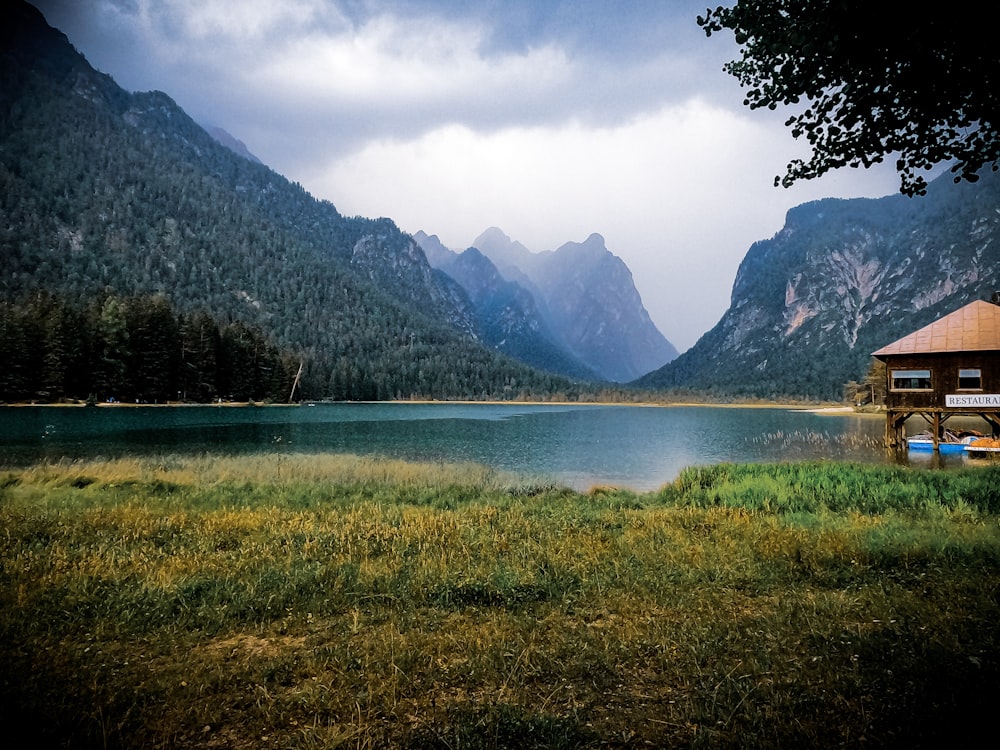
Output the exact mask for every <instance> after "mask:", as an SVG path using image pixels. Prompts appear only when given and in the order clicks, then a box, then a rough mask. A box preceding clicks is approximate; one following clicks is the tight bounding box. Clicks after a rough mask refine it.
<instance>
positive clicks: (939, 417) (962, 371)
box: [872, 296, 1000, 449]
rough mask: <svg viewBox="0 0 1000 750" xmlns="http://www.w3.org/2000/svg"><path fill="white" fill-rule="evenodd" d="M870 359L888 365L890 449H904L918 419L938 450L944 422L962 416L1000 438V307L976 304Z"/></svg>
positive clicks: (921, 330)
mask: <svg viewBox="0 0 1000 750" xmlns="http://www.w3.org/2000/svg"><path fill="white" fill-rule="evenodd" d="M994 299H996V296H994ZM872 356H873V357H875V358H876V359H878V360H881V361H882V362H884V363H885V365H886V423H885V437H886V444H887V445H888V446H889V447H891V448H902V447H904V446H905V445H906V435H905V434H904V428H903V425H904V423H905V422H906V420H907V419H909V418H910V417H912V416H918V415H919V416H922V417H923V418H924V419H925V420H927V423H928V425H930V432H931V434H932V435H933V436H934V447H935V449H936V448H937V446H938V443H939V442H940V441H941V439H942V436H943V434H944V425H945V422H946V421H947V420H948V419H950V418H951V417H953V416H955V415H958V414H962V415H975V416H977V417H980V418H982V419H983V420H985V421H986V423H987V429H989V430H991V431H992V433H993V436H994V437H997V436H1000V305H996V304H992V303H990V302H985V301H982V300H977V301H976V302H972V303H970V304H968V305H966V306H965V307H962V308H960V309H958V310H956V311H955V312H953V313H951V314H949V315H946V316H944V317H943V318H941V319H939V320H937V321H935V322H933V323H931V324H930V325H929V326H925V327H924V328H921V329H920V330H919V331H914V332H913V333H911V334H910V335H908V336H904V337H903V338H901V339H899V340H898V341H894V342H893V343H891V344H889V345H888V346H884V347H882V348H881V349H879V350H878V351H877V352H873V353H872Z"/></svg>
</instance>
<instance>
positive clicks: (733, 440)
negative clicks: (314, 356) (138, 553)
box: [0, 403, 964, 490]
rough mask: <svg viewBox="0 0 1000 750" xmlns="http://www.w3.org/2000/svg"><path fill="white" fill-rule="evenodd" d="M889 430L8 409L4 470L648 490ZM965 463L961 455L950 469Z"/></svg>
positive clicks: (516, 408) (764, 416)
mask: <svg viewBox="0 0 1000 750" xmlns="http://www.w3.org/2000/svg"><path fill="white" fill-rule="evenodd" d="M882 431H883V421H882V419H880V418H877V417H865V416H854V415H821V414H813V413H809V412H805V411H793V410H789V409H784V408H775V409H749V408H747V409H743V408H713V407H669V408H661V407H636V406H590V405H562V404H560V405H523V404H503V405H487V404H475V405H470V404H407V403H391V404H317V405H315V406H291V407H267V408H253V407H232V406H198V407H178V408H165V407H128V408H125V407H118V408H109V407H99V408H96V409H84V408H13V407H6V408H0V463H4V464H16V463H22V462H26V461H31V460H36V459H39V458H49V459H56V458H60V457H68V458H91V457H95V456H106V457H111V456H122V455H142V454H162V453H180V454H185V453H186V454H201V453H219V454H246V453H256V452H303V453H309V452H337V453H355V454H361V455H370V454H377V455H384V456H389V457H393V458H402V459H411V460H434V461H436V460H444V461H474V462H478V463H484V464H488V465H490V466H494V467H496V468H498V469H503V470H509V471H515V472H519V473H527V474H531V475H540V476H544V477H547V478H550V479H552V480H555V481H558V482H560V483H563V484H567V485H569V486H571V487H575V488H577V489H587V488H589V487H592V486H594V485H597V484H608V485H617V486H624V487H631V488H634V489H636V490H648V489H655V488H657V487H659V486H661V485H663V484H664V483H666V482H669V481H671V480H673V479H674V478H675V477H676V476H677V474H678V472H679V471H680V470H681V469H682V468H684V467H685V466H691V465H695V464H708V463H717V462H723V461H783V460H802V459H811V458H822V459H836V460H855V461H865V462H881V461H888V460H890V459H889V457H888V456H887V455H886V453H885V451H884V450H882V448H881V438H882ZM948 458H950V457H948ZM914 460H916V461H918V462H919V461H923V462H928V461H930V460H931V459H930V458H929V457H919V458H917V457H914ZM961 460H964V459H963V457H956V458H955V459H952V463H954V462H957V461H961Z"/></svg>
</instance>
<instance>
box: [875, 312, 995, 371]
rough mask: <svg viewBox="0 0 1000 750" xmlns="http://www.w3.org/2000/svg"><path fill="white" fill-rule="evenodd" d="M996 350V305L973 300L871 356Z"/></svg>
mask: <svg viewBox="0 0 1000 750" xmlns="http://www.w3.org/2000/svg"><path fill="white" fill-rule="evenodd" d="M992 350H997V351H1000V306H998V305H994V304H991V303H989V302H985V301H983V300H976V301H975V302H970V303H969V304H968V305H966V306H965V307H961V308H959V309H958V310H956V311H955V312H953V313H949V314H948V315H945V316H944V317H943V318H940V319H939V320H935V321H934V322H933V323H931V324H930V325H929V326H924V327H923V328H921V329H920V330H919V331H914V332H913V333H911V334H910V335H909V336H904V337H903V338H901V339H899V340H898V341H894V342H892V343H891V344H889V345H888V346H883V347H882V348H881V349H879V350H878V351H877V352H872V356H873V357H880V358H881V357H888V356H891V355H894V354H940V353H943V352H982V351H992Z"/></svg>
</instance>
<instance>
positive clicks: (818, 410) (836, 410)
mask: <svg viewBox="0 0 1000 750" xmlns="http://www.w3.org/2000/svg"><path fill="white" fill-rule="evenodd" d="M327 404H329V405H346V404H355V405H378V404H421V405H442V406H446V405H449V404H454V405H464V406H634V407H643V408H671V407H708V408H714V409H788V410H790V411H802V412H808V413H814V414H862V415H863V414H878V412H859V411H855V409H854V407H852V406H834V405H829V404H828V405H815V404H802V403H795V402H779V401H774V402H767V403H760V402H750V403H741V402H729V403H711V402H699V401H499V400H485V401H478V400H477V401H465V400H458V399H456V400H435V399H412V400H411V399H400V400H390V401H300V402H295V403H276V402H264V401H220V402H210V403H190V402H182V401H167V402H165V403H154V404H148V403H130V402H121V401H115V402H110V403H109V402H104V401H102V402H99V403H97V404H92V405H89V406H88V404H87V403H86V402H84V401H78V402H72V403H71V402H60V403H46V404H39V403H30V402H15V403H0V408H5V407H6V408H15V409H24V408H32V407H34V408H56V409H77V408H101V409H107V408H112V409H120V408H123V409H137V408H204V407H215V408H238V407H245V408H267V407H273V406H277V407H291V406H317V405H327Z"/></svg>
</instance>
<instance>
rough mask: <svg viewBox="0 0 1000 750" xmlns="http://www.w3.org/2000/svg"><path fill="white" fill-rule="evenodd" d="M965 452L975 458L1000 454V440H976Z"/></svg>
mask: <svg viewBox="0 0 1000 750" xmlns="http://www.w3.org/2000/svg"><path fill="white" fill-rule="evenodd" d="M965 451H966V452H967V453H969V454H970V455H973V456H988V455H991V454H994V455H995V454H1000V438H987V437H981V438H975V439H974V440H972V441H970V442H969V443H968V444H967V445H966V446H965Z"/></svg>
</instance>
